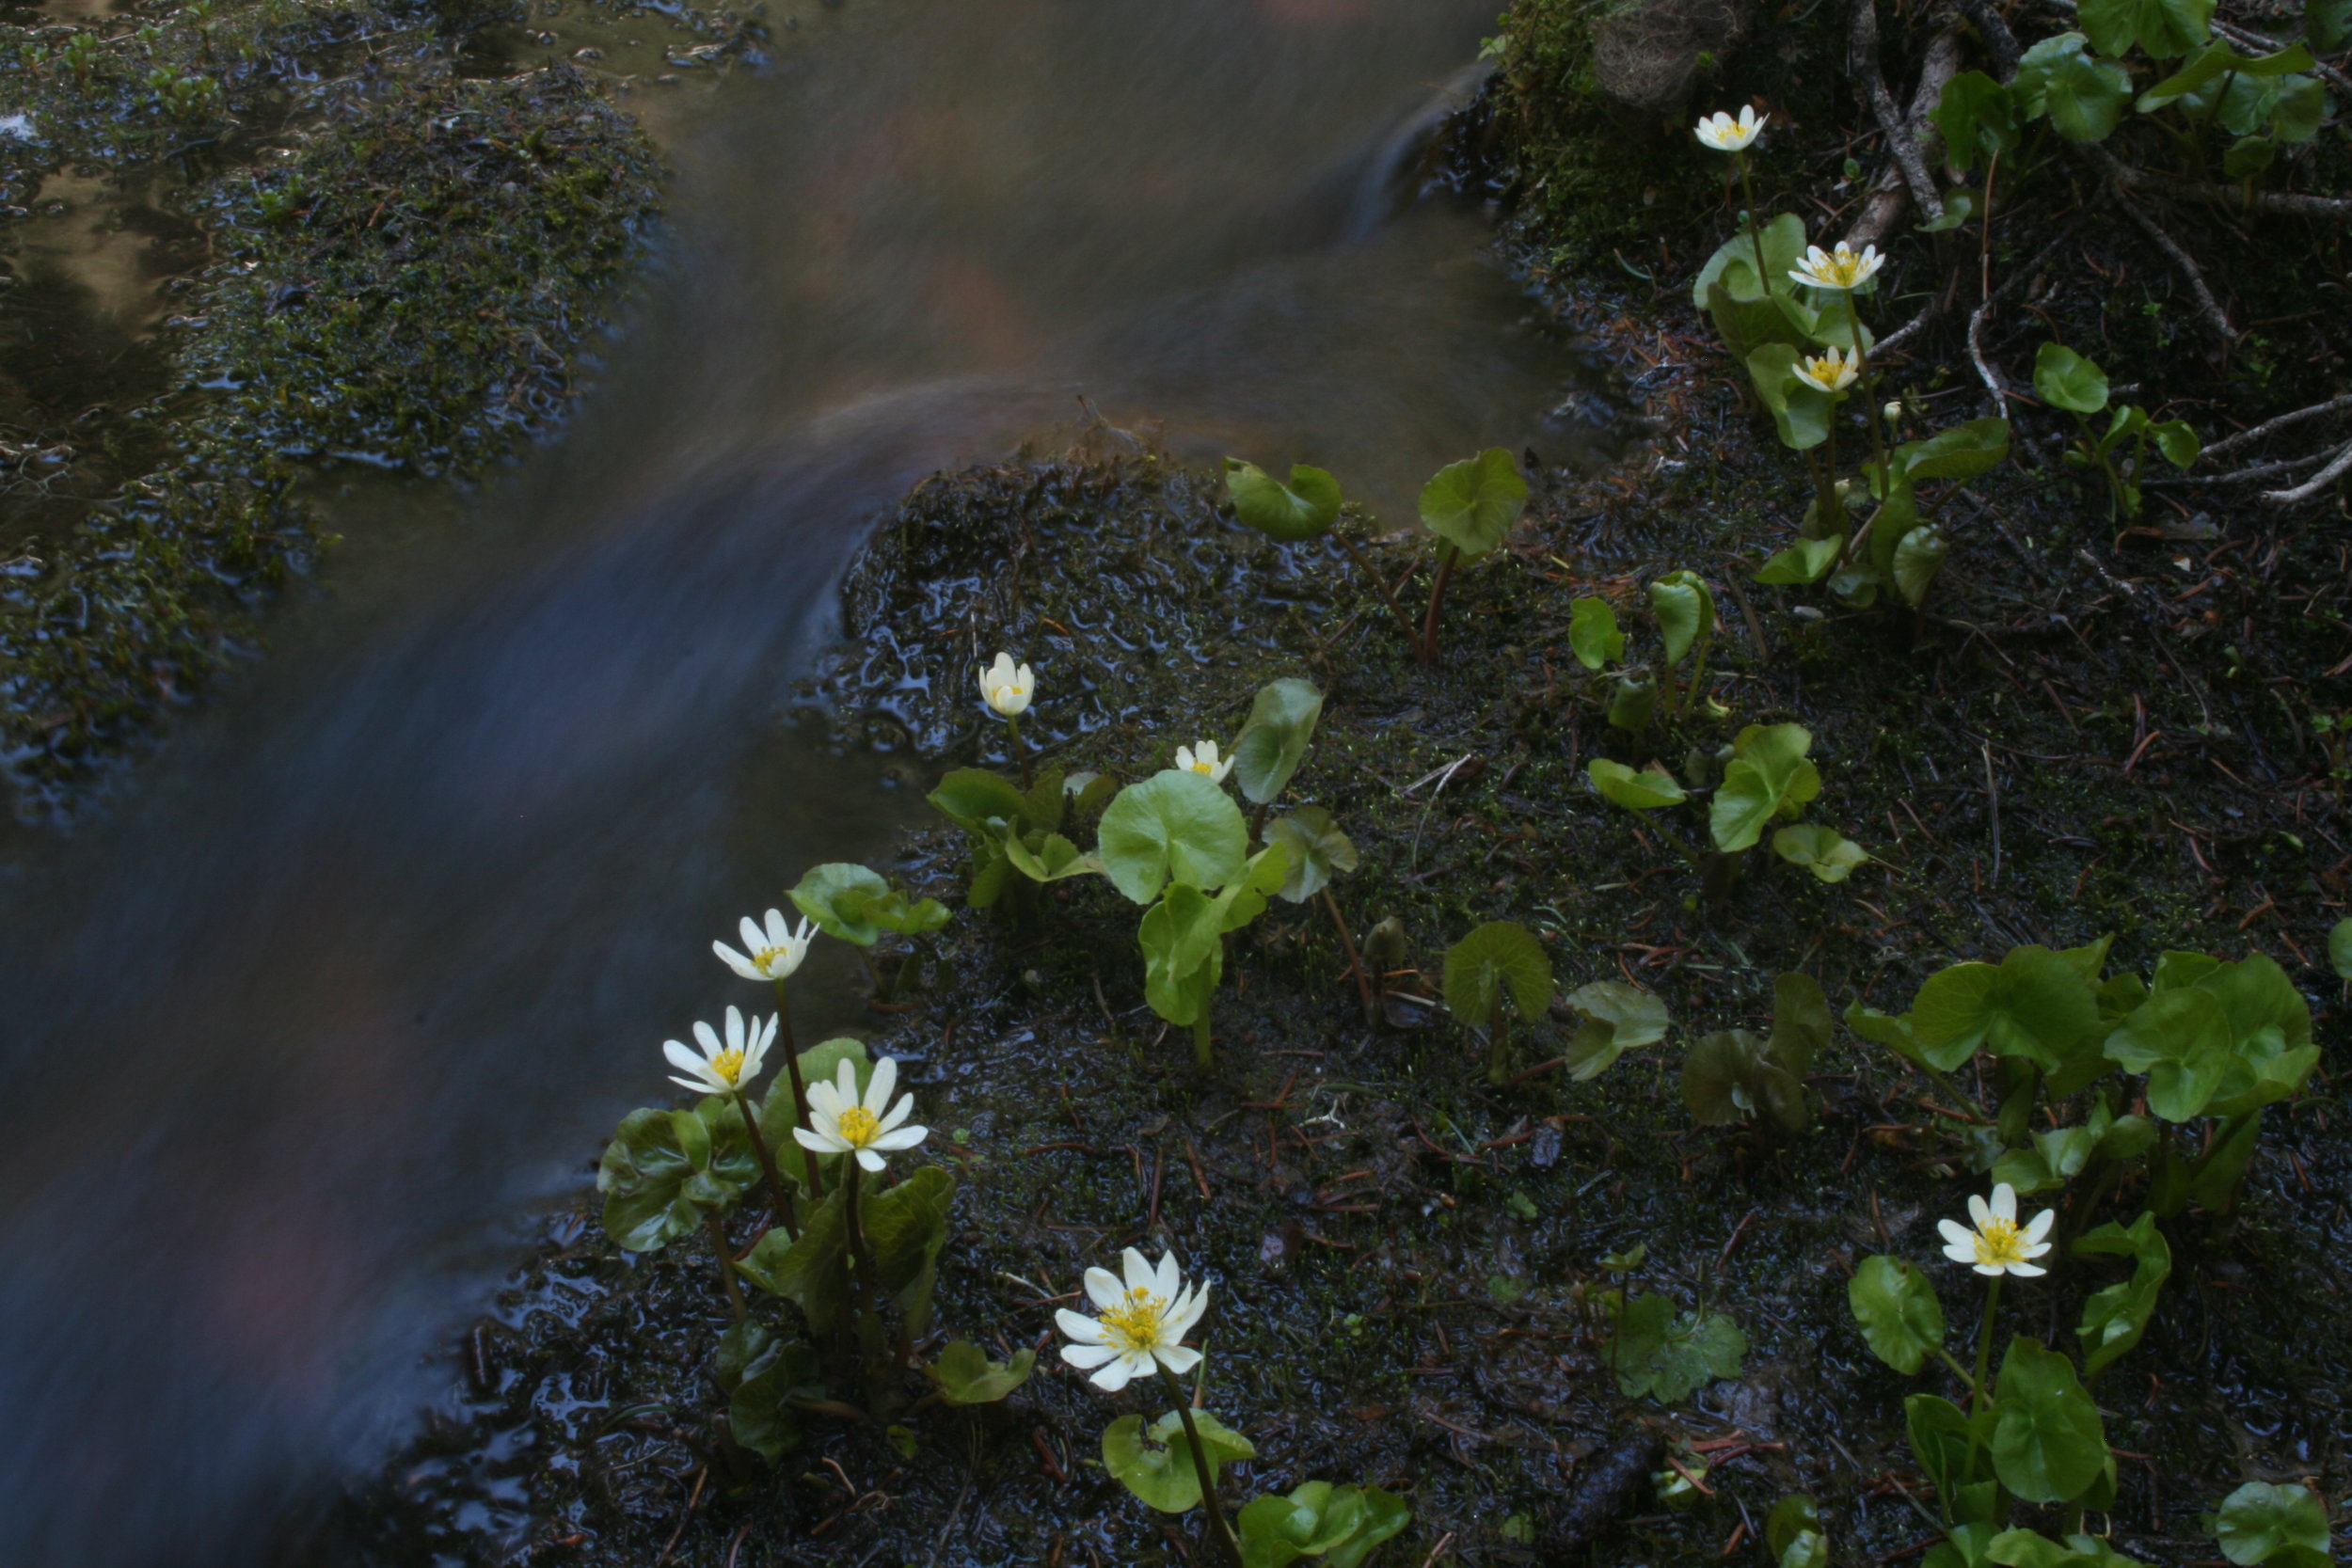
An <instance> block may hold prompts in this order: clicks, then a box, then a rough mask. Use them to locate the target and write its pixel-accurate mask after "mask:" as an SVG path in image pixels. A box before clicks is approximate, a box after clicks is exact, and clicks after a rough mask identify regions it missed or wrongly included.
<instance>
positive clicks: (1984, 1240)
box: [1977, 1214, 2026, 1264]
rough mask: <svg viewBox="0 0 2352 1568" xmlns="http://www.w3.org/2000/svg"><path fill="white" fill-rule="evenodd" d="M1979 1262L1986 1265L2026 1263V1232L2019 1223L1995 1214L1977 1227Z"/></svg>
mask: <svg viewBox="0 0 2352 1568" xmlns="http://www.w3.org/2000/svg"><path fill="white" fill-rule="evenodd" d="M1977 1261H1978V1262H1979V1263H1985V1264H1994V1263H2022V1262H2024V1261H2026V1245H2025V1241H2024V1232H2023V1231H2022V1230H2021V1229H2020V1228H2019V1227H2018V1225H2017V1222H2016V1221H2014V1220H2005V1219H2002V1218H2001V1217H2000V1216H1999V1215H1997V1214H1995V1215H1994V1216H1992V1217H1991V1218H1989V1219H1987V1220H1986V1221H1985V1222H1984V1223H1983V1224H1982V1225H1980V1226H1979V1227H1977Z"/></svg>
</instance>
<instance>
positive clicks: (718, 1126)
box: [596, 1095, 759, 1252]
mask: <svg viewBox="0 0 2352 1568" xmlns="http://www.w3.org/2000/svg"><path fill="white" fill-rule="evenodd" d="M757 1180H759V1166H758V1164H757V1163H756V1161H755V1159H754V1158H753V1155H752V1151H751V1140H750V1138H749V1137H747V1136H746V1135H745V1133H744V1131H743V1118H742V1116H741V1114H740V1113H739V1112H738V1111H737V1110H736V1109H735V1107H734V1106H733V1105H731V1104H729V1103H727V1102H726V1101H722V1100H720V1099H719V1098H718V1097H717V1096H715V1095H713V1096H707V1097H706V1098H704V1099H703V1100H702V1101H700V1102H699V1103H698V1104H697V1105H696V1106H695V1108H694V1109H692V1110H691V1111H662V1110H643V1111H632V1112H630V1113H629V1114H628V1116H627V1117H624V1118H622V1121H621V1125H620V1129H619V1131H618V1132H616V1133H615V1134H614V1136H613V1139H612V1143H610V1144H609V1145H607V1146H606V1148H605V1151H604V1156H603V1158H602V1159H600V1160H599V1161H598V1162H597V1164H596V1190H597V1191H598V1192H600V1193H602V1194H604V1195H605V1196H604V1228H605V1231H606V1233H607V1234H609V1235H610V1236H611V1237H612V1241H613V1243H614V1244H615V1245H617V1246H619V1247H622V1248H623V1249H625V1250H627V1251H629V1252H657V1251H659V1250H660V1249H661V1248H662V1247H665V1246H667V1245H669V1244H670V1243H672V1242H675V1241H676V1240H677V1239H678V1238H679V1237H680V1236H683V1235H685V1234H687V1233H688V1232H689V1231H691V1230H696V1229H699V1228H700V1227H701V1226H702V1223H703V1216H704V1215H705V1214H706V1213H707V1212H710V1211H712V1210H714V1209H716V1210H721V1211H723V1210H725V1209H728V1208H730V1207H732V1206H733V1205H734V1203H735V1201H736V1199H737V1198H738V1197H739V1196H741V1195H742V1193H743V1192H744V1190H745V1189H746V1188H748V1187H750V1186H751V1185H752V1183H754V1182H755V1181H757Z"/></svg>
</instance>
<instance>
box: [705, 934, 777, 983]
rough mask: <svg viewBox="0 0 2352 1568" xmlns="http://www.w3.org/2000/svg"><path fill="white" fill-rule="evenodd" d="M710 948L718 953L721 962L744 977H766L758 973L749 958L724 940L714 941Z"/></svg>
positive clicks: (758, 978)
mask: <svg viewBox="0 0 2352 1568" xmlns="http://www.w3.org/2000/svg"><path fill="white" fill-rule="evenodd" d="M710 950H711V951H712V952H713V953H716V954H718V955H719V961H720V962H721V963H723V964H724V965H726V966H727V967H728V968H729V969H731V970H733V971H735V973H737V974H740V975H741V976H742V977H743V978H744V979H746V980H764V979H766V978H767V976H766V975H764V974H760V972H759V970H758V968H757V966H755V964H754V963H753V962H752V960H751V959H749V958H745V957H744V956H743V955H742V954H740V953H738V952H737V951H736V950H735V949H734V948H732V947H729V946H728V945H727V944H726V943H725V942H712V943H711V944H710Z"/></svg>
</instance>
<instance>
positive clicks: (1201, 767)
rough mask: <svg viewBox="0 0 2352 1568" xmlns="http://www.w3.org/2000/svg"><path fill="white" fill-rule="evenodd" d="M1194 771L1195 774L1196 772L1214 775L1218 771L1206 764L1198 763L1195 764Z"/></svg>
mask: <svg viewBox="0 0 2352 1568" xmlns="http://www.w3.org/2000/svg"><path fill="white" fill-rule="evenodd" d="M1192 770H1193V771H1194V772H1196V773H1214V772H1216V768H1212V767H1210V766H1209V765H1208V764H1207V763H1205V762H1196V763H1194V764H1193V765H1192Z"/></svg>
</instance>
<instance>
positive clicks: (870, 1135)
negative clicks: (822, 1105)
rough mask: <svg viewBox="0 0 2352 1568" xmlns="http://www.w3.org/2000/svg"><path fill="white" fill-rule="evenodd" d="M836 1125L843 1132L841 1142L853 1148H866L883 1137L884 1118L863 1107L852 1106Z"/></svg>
mask: <svg viewBox="0 0 2352 1568" xmlns="http://www.w3.org/2000/svg"><path fill="white" fill-rule="evenodd" d="M836 1125H837V1126H838V1127H839V1128H840V1131H841V1141H842V1142H843V1143H845V1144H848V1145H849V1146H850V1148H865V1147H866V1145H867V1144H870V1143H872V1142H873V1141H874V1140H875V1139H876V1138H879V1137H881V1136H882V1117H878V1116H876V1115H875V1114H874V1113H873V1112H871V1111H869V1110H867V1109H866V1107H865V1106H863V1105H852V1106H850V1108H849V1109H848V1110H846V1111H844V1112H842V1113H841V1119H840V1121H839V1122H838V1123H836Z"/></svg>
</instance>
